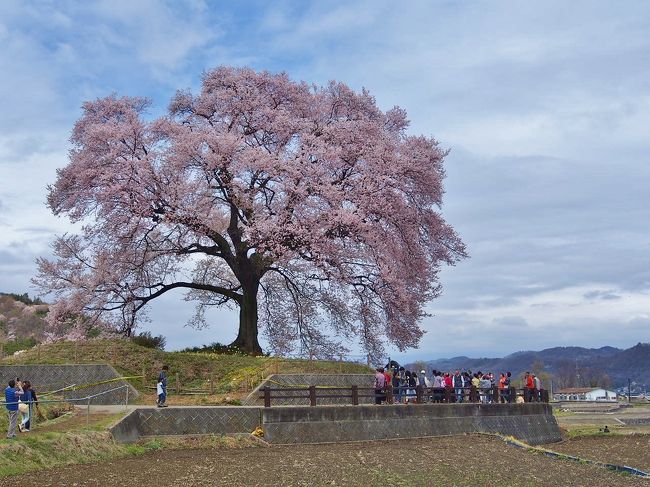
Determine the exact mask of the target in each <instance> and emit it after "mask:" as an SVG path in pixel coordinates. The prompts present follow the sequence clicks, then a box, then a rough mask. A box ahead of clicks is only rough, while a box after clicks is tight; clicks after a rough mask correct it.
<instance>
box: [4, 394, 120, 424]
mask: <svg viewBox="0 0 650 487" xmlns="http://www.w3.org/2000/svg"><path fill="white" fill-rule="evenodd" d="M120 389H125V390H126V393H125V398H124V409H125V410H126V409H127V408H128V405H129V384H124V385H121V386H118V387H114V388H113V389H109V390H107V391H102V392H98V393H97V394H92V395H90V396H86V397H79V398H70V399H43V400H40V401H37V403H34V402H26V403H23V404H27V405H28V406H29V407H30V409H29V415H30V417H32V409H33V405H34V404H38V405H40V404H61V403H71V404H75V403H82V404H81V405H82V406H84V405H85V406H86V426H88V425H89V424H90V403H91V401H92V400H93V399H94V398H96V397H99V396H103V395H104V394H108V393H110V392H115V391H119V390H120ZM83 403H85V404H83ZM10 404H21V401H17V402H5V401H0V406H5V407H6V406H8V405H10ZM34 424H35V423H34Z"/></svg>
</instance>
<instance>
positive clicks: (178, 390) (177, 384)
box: [176, 372, 181, 394]
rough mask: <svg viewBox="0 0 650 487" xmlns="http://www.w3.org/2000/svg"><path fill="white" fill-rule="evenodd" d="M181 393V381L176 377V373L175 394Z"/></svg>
mask: <svg viewBox="0 0 650 487" xmlns="http://www.w3.org/2000/svg"><path fill="white" fill-rule="evenodd" d="M180 393H181V379H180V377H179V376H178V372H176V394H180Z"/></svg>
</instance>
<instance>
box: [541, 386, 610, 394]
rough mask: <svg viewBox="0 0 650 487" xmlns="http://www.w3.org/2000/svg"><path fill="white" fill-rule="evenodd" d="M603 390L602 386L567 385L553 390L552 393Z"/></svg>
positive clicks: (580, 392) (581, 392)
mask: <svg viewBox="0 0 650 487" xmlns="http://www.w3.org/2000/svg"><path fill="white" fill-rule="evenodd" d="M597 390H604V389H603V388H602V387H567V388H566V389H560V390H559V391H555V392H553V394H586V393H587V392H591V391H597Z"/></svg>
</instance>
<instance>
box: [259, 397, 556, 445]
mask: <svg viewBox="0 0 650 487" xmlns="http://www.w3.org/2000/svg"><path fill="white" fill-rule="evenodd" d="M262 414H263V424H264V438H265V439H266V441H268V442H270V443H280V444H286V443H327V442H339V441H365V440H383V439H389V438H417V437H423V436H448V435H459V434H465V433H500V434H504V435H511V436H514V437H515V438H518V439H520V440H522V441H525V442H527V443H530V444H532V445H538V444H542V443H552V442H555V441H560V440H561V436H560V430H559V428H558V425H557V422H556V421H555V417H554V416H553V413H552V409H551V407H550V406H549V405H548V404H541V403H529V404H489V405H483V404H420V405H413V406H403V405H387V406H380V407H377V406H357V407H354V406H349V407H336V408H333V407H294V408H267V409H264V410H263V413H262Z"/></svg>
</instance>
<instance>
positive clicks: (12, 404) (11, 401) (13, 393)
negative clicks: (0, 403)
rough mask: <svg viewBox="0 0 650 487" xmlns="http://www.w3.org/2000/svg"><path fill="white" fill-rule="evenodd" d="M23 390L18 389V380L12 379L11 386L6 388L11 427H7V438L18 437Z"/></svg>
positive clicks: (6, 405)
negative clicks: (19, 401)
mask: <svg viewBox="0 0 650 487" xmlns="http://www.w3.org/2000/svg"><path fill="white" fill-rule="evenodd" d="M21 395H22V391H20V390H18V389H16V381H15V380H14V379H11V380H10V381H9V387H7V388H6V389H5V407H6V408H7V411H8V412H9V427H8V428H7V438H9V439H11V438H15V437H16V425H17V424H18V398H19V397H20V396H21Z"/></svg>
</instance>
